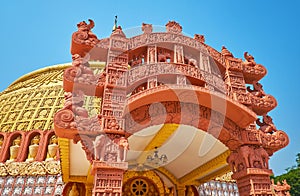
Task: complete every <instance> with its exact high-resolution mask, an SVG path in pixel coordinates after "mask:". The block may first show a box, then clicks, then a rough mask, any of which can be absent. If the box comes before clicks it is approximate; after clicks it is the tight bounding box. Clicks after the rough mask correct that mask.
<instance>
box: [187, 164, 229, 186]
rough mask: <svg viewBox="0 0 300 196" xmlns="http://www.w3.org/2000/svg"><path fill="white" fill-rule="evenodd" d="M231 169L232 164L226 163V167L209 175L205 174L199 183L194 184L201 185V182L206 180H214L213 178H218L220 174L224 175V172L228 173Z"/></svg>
mask: <svg viewBox="0 0 300 196" xmlns="http://www.w3.org/2000/svg"><path fill="white" fill-rule="evenodd" d="M230 171H231V169H230V166H229V165H226V166H225V167H223V168H221V169H219V170H218V171H216V172H214V173H211V174H209V175H207V176H205V177H203V178H201V179H199V180H197V181H196V182H198V183H197V184H193V185H200V184H202V183H204V182H207V181H210V180H213V179H215V178H217V177H219V176H222V175H224V174H226V173H228V172H230Z"/></svg>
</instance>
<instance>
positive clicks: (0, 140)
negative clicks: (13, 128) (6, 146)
mask: <svg viewBox="0 0 300 196" xmlns="http://www.w3.org/2000/svg"><path fill="white" fill-rule="evenodd" d="M3 140H4V138H3V137H2V136H1V137H0V150H1V149H2V145H3Z"/></svg>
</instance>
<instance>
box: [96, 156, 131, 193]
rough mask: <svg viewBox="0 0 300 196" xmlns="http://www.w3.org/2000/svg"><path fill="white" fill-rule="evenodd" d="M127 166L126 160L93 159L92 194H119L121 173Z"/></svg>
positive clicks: (120, 191)
mask: <svg viewBox="0 0 300 196" xmlns="http://www.w3.org/2000/svg"><path fill="white" fill-rule="evenodd" d="M127 168H128V163H127V162H102V161H93V165H92V175H94V188H93V196H121V195H122V182H123V174H124V172H125V171H126V170H127Z"/></svg>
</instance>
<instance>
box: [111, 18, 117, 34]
mask: <svg viewBox="0 0 300 196" xmlns="http://www.w3.org/2000/svg"><path fill="white" fill-rule="evenodd" d="M117 23H118V16H117V15H116V16H115V23H114V26H113V29H112V31H113V32H114V31H115V30H116V29H117V28H118V24H117Z"/></svg>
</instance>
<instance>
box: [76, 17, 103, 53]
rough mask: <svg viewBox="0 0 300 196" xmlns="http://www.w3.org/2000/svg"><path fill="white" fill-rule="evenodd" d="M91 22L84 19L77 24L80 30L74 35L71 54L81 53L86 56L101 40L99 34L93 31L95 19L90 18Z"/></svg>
mask: <svg viewBox="0 0 300 196" xmlns="http://www.w3.org/2000/svg"><path fill="white" fill-rule="evenodd" d="M89 22H90V23H89V24H87V23H86V22H85V21H82V22H80V23H78V24H77V27H78V30H77V31H76V32H74V33H73V35H72V42H71V54H72V55H74V54H79V55H80V56H81V57H84V56H85V55H86V54H87V53H88V52H89V51H90V50H91V49H92V48H93V47H94V46H96V44H97V43H98V42H99V40H98V38H97V36H96V35H95V34H93V33H92V31H91V30H92V28H93V27H94V26H95V24H94V21H93V20H91V19H89Z"/></svg>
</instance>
